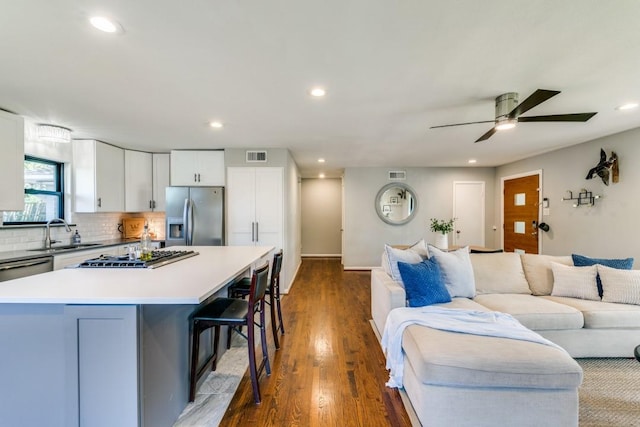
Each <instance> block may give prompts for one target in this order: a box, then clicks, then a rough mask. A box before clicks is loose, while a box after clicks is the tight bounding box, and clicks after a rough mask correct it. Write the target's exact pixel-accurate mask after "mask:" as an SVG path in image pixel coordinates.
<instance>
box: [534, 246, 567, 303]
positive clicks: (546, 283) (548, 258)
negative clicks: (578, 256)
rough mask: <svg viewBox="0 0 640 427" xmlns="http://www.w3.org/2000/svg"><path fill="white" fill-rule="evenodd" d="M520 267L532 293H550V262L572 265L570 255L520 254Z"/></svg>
mask: <svg viewBox="0 0 640 427" xmlns="http://www.w3.org/2000/svg"><path fill="white" fill-rule="evenodd" d="M521 257H522V268H523V269H524V275H525V277H526V278H527V282H529V288H530V289H531V293H532V294H533V295H551V290H552V289H553V273H552V272H551V263H552V262H557V263H558V264H564V265H570V266H572V265H573V260H572V259H571V257H570V256H554V255H537V254H522V255H521Z"/></svg>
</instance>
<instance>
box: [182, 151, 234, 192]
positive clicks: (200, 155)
mask: <svg viewBox="0 0 640 427" xmlns="http://www.w3.org/2000/svg"><path fill="white" fill-rule="evenodd" d="M224 177H225V170H224V151H221V150H208V151H190V150H172V151H171V185H189V186H224V185H225V178H224Z"/></svg>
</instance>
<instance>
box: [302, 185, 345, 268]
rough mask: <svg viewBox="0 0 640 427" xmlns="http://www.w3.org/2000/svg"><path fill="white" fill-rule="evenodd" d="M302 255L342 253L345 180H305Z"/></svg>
mask: <svg viewBox="0 0 640 427" xmlns="http://www.w3.org/2000/svg"><path fill="white" fill-rule="evenodd" d="M301 195H302V255H307V256H314V255H315V256H319V255H340V254H342V235H341V232H340V229H341V228H342V180H341V179H339V178H338V179H303V180H302V192H301Z"/></svg>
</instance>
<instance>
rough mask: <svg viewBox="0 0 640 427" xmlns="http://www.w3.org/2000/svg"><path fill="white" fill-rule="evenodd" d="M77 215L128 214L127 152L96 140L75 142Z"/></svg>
mask: <svg viewBox="0 0 640 427" xmlns="http://www.w3.org/2000/svg"><path fill="white" fill-rule="evenodd" d="M73 171H74V174H73V175H74V180H75V211H76V212H123V211H124V193H125V189H124V150H123V149H122V148H118V147H114V146H113V145H109V144H105V143H103V142H100V141H95V140H91V139H88V140H74V141H73Z"/></svg>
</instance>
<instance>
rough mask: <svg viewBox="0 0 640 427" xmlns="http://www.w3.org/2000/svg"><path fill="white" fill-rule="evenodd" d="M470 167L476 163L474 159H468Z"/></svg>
mask: <svg viewBox="0 0 640 427" xmlns="http://www.w3.org/2000/svg"><path fill="white" fill-rule="evenodd" d="M467 163H469V164H470V165H472V164H474V163H478V161H477V160H476V159H469V161H468V162H467Z"/></svg>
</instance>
